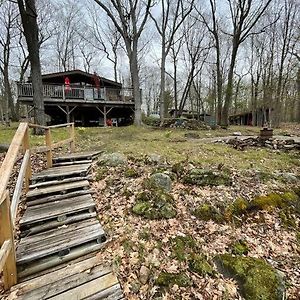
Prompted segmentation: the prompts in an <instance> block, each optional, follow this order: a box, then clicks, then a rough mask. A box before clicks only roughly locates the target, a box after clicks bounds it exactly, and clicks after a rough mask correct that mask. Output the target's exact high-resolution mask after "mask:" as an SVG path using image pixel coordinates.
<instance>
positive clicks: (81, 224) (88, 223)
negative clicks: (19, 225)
mask: <svg viewBox="0 0 300 300" xmlns="http://www.w3.org/2000/svg"><path fill="white" fill-rule="evenodd" d="M98 223H99V222H98V220H97V219H92V220H86V221H82V222H79V223H75V224H72V225H69V226H63V227H61V228H58V229H52V230H49V231H47V232H43V233H39V234H36V235H33V236H28V237H25V238H23V239H21V241H20V243H19V246H20V245H22V243H25V244H26V243H28V244H29V243H35V242H38V241H41V240H44V239H47V238H48V237H54V236H56V235H57V234H59V233H61V232H63V233H68V232H69V231H72V230H73V231H74V230H77V229H80V228H85V227H87V226H93V225H95V224H98Z"/></svg>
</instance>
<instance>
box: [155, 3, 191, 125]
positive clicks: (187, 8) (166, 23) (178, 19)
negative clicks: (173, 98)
mask: <svg viewBox="0 0 300 300" xmlns="http://www.w3.org/2000/svg"><path fill="white" fill-rule="evenodd" d="M193 6H194V0H191V1H184V0H178V1H172V0H162V1H161V16H160V19H159V18H154V17H153V15H151V18H152V20H153V21H154V24H155V27H156V30H157V32H158V33H159V35H160V37H161V74H160V85H161V88H160V119H161V121H163V119H164V117H165V113H166V112H165V111H164V107H165V104H164V99H165V98H164V97H165V84H166V82H165V81H166V58H167V55H168V54H169V52H170V50H171V46H172V44H173V43H174V38H175V35H176V32H177V31H178V29H179V28H180V27H181V25H182V24H183V22H184V20H185V19H186V18H187V16H188V15H189V14H190V13H191V11H192V9H193Z"/></svg>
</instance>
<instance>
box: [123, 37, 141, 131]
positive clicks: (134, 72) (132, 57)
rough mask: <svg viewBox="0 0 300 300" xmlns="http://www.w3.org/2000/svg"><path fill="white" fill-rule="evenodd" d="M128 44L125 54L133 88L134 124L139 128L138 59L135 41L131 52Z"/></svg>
mask: <svg viewBox="0 0 300 300" xmlns="http://www.w3.org/2000/svg"><path fill="white" fill-rule="evenodd" d="M130 49H131V45H130V43H127V53H129V65H130V74H131V79H132V87H133V98H134V104H135V105H134V106H135V108H134V109H135V113H134V124H135V125H137V126H140V125H141V124H142V99H141V91H140V78H139V67H138V57H137V52H138V50H137V49H138V48H137V41H133V44H132V51H131V50H130Z"/></svg>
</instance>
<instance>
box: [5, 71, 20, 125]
mask: <svg viewBox="0 0 300 300" xmlns="http://www.w3.org/2000/svg"><path fill="white" fill-rule="evenodd" d="M3 75H4V76H3V81H4V91H5V98H6V101H7V102H6V103H7V105H8V110H9V111H10V116H11V120H12V121H14V122H16V121H18V115H17V112H16V107H15V103H14V99H13V96H12V92H11V86H10V82H9V74H8V66H5V67H4V72H3ZM7 118H8V116H7Z"/></svg>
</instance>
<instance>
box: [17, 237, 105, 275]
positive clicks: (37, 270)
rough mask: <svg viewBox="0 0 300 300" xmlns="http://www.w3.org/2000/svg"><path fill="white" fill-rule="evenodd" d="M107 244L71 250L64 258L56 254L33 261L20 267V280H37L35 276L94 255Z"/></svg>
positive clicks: (96, 243) (91, 244) (84, 245)
mask: <svg viewBox="0 0 300 300" xmlns="http://www.w3.org/2000/svg"><path fill="white" fill-rule="evenodd" d="M104 245H106V243H105V242H103V243H99V242H97V241H92V242H89V243H86V244H83V245H80V246H77V247H75V248H71V249H70V252H69V253H68V254H66V255H64V256H61V255H59V254H54V255H51V256H47V257H44V258H42V259H39V260H36V261H33V262H31V263H29V264H23V265H18V278H19V280H26V278H28V277H31V278H35V277H36V276H35V274H41V273H44V272H45V273H48V270H49V269H52V268H53V269H54V268H57V267H59V265H61V264H64V265H65V264H67V263H68V262H69V261H72V260H75V259H80V258H81V257H84V256H86V255H92V254H93V253H95V252H97V251H99V250H101V249H102V248H103V246H104Z"/></svg>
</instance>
